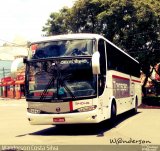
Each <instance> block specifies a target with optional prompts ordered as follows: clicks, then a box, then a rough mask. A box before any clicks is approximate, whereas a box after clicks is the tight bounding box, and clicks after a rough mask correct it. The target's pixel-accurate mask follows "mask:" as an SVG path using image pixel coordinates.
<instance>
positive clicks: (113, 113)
mask: <svg viewBox="0 0 160 151" xmlns="http://www.w3.org/2000/svg"><path fill="white" fill-rule="evenodd" d="M116 117H117V109H116V104H115V103H112V105H111V118H110V123H111V126H114V125H115V124H116Z"/></svg>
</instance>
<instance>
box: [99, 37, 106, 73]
mask: <svg viewBox="0 0 160 151" xmlns="http://www.w3.org/2000/svg"><path fill="white" fill-rule="evenodd" d="M98 51H99V53H100V71H101V74H102V75H106V53H105V41H104V40H103V39H100V40H99V42H98Z"/></svg>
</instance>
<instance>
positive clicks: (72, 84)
mask: <svg viewBox="0 0 160 151" xmlns="http://www.w3.org/2000/svg"><path fill="white" fill-rule="evenodd" d="M28 67H29V68H28V73H29V74H27V82H28V92H27V98H31V99H33V98H34V99H40V100H41V101H45V100H46V99H52V100H65V99H72V100H74V99H83V98H93V97H95V96H96V77H95V76H94V75H93V74H92V66H91V57H86V58H82V57H81V58H74V59H73V58H72V59H52V60H43V61H42V60H41V61H33V62H29V63H28Z"/></svg>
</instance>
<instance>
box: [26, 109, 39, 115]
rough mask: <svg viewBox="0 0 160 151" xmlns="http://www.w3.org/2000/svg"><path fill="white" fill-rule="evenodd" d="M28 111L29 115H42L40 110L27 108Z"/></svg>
mask: <svg viewBox="0 0 160 151" xmlns="http://www.w3.org/2000/svg"><path fill="white" fill-rule="evenodd" d="M27 111H28V112H29V113H32V114H40V113H41V111H40V110H38V109H33V108H27Z"/></svg>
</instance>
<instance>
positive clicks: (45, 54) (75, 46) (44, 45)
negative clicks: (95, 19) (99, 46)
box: [31, 39, 94, 59]
mask: <svg viewBox="0 0 160 151" xmlns="http://www.w3.org/2000/svg"><path fill="white" fill-rule="evenodd" d="M93 42H94V40H91V39H90V40H88V39H76V40H75V39H74V40H58V41H47V42H39V43H34V44H32V45H31V50H32V52H33V54H32V56H31V57H32V59H40V58H53V57H60V56H61V57H62V56H84V55H85V56H86V55H92V53H93V52H92V50H93Z"/></svg>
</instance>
